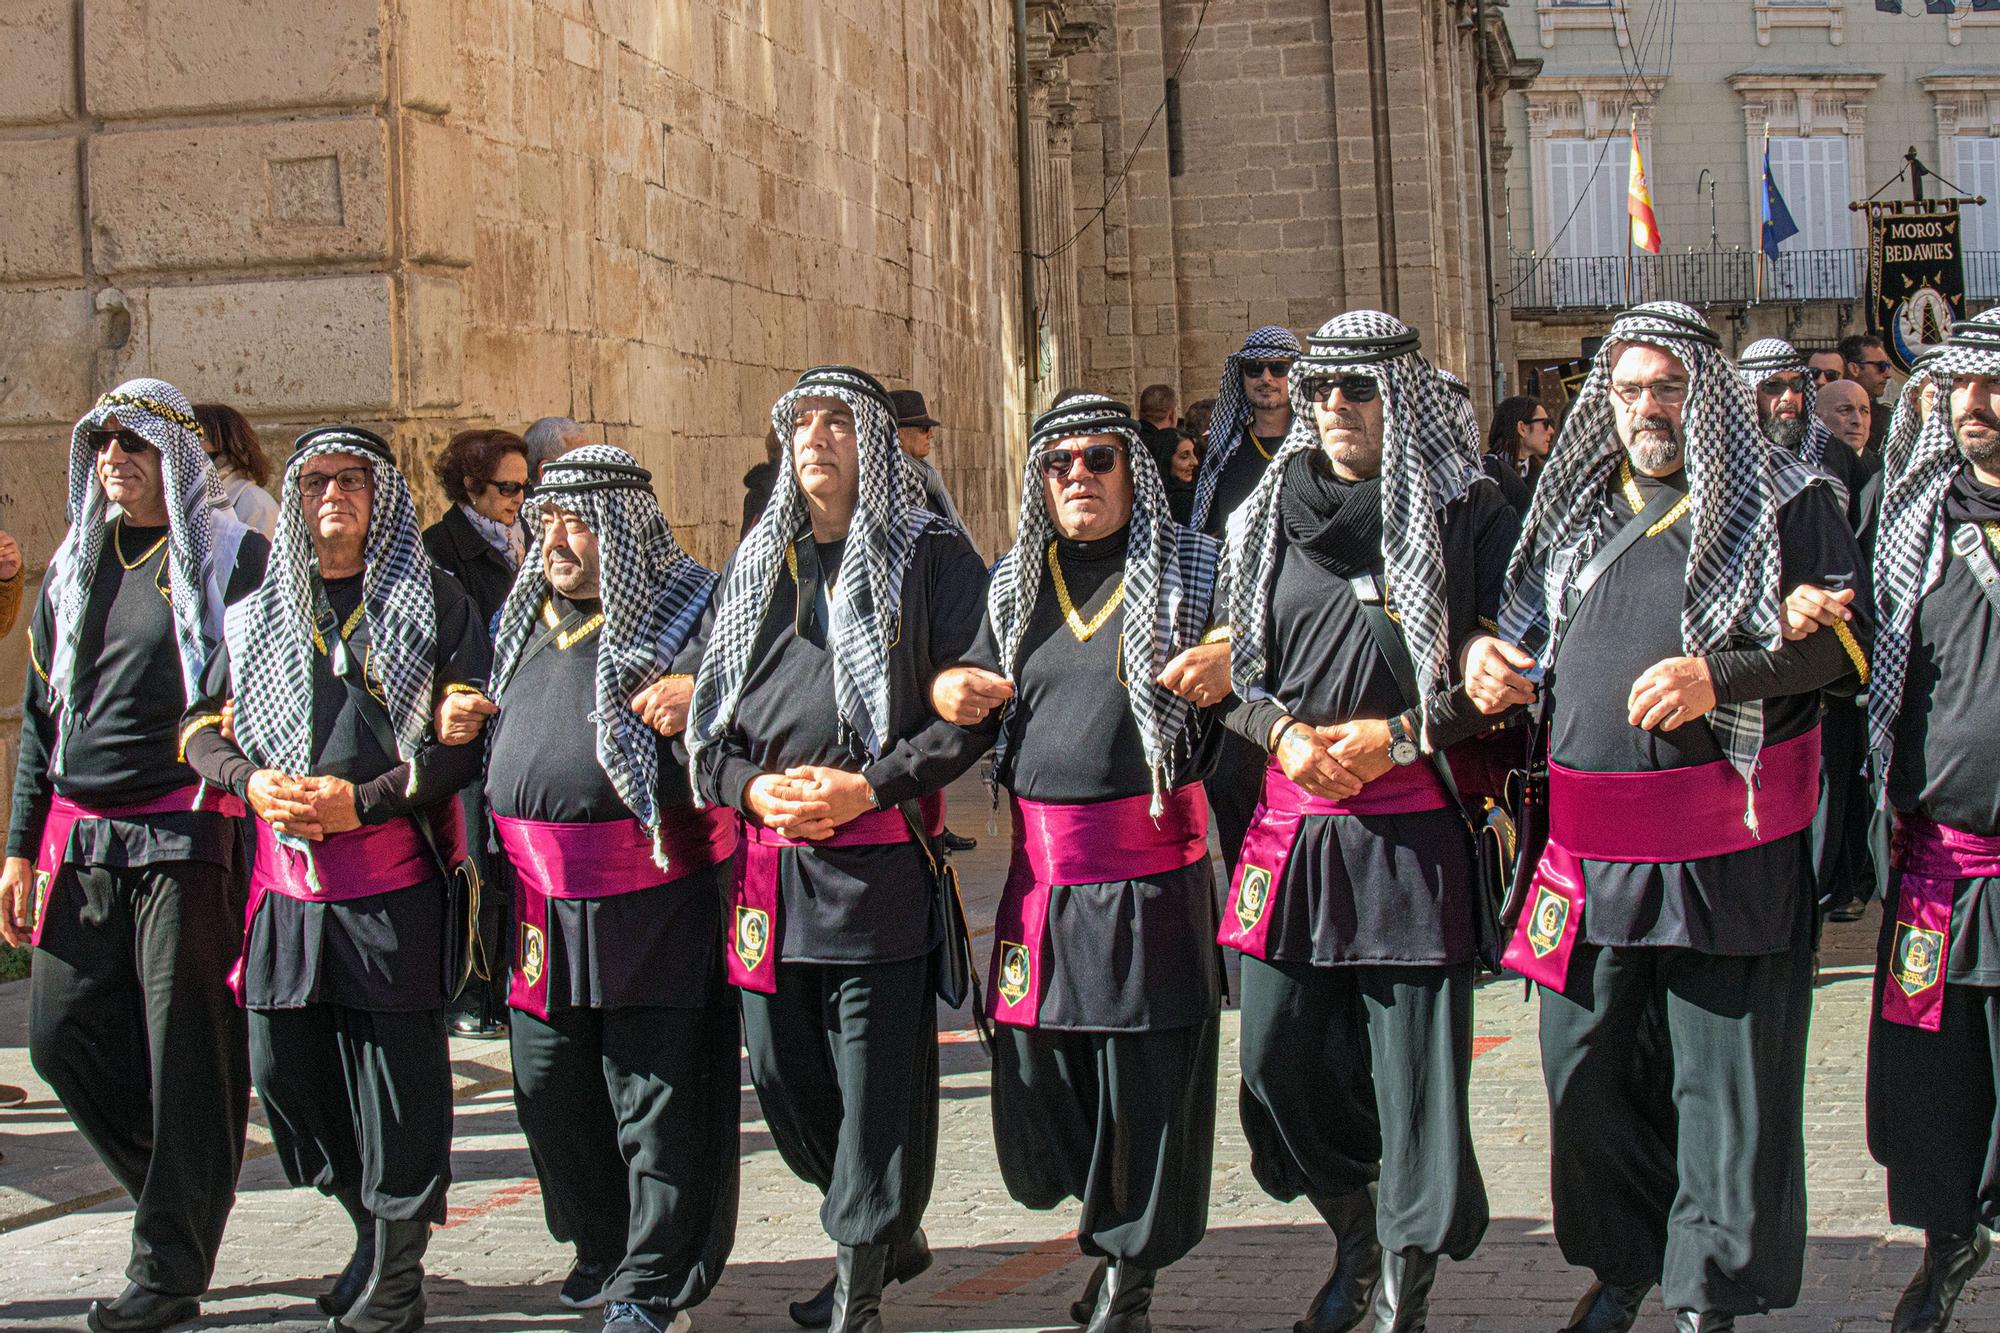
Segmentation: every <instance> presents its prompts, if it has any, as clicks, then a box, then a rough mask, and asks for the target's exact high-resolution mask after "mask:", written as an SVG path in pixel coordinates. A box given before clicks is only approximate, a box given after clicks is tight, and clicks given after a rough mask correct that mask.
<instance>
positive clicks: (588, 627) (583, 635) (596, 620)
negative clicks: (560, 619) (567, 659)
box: [556, 611, 604, 652]
mask: <svg viewBox="0 0 2000 1333" xmlns="http://www.w3.org/2000/svg"><path fill="white" fill-rule="evenodd" d="M603 624H604V613H603V612H602V611H599V612H598V613H597V614H596V615H594V616H592V617H591V618H590V619H588V620H586V621H584V622H583V623H582V624H581V625H578V626H576V627H575V628H574V629H566V630H564V631H563V632H562V633H560V634H558V635H556V648H557V649H558V650H559V651H561V652H568V651H569V650H570V648H571V647H572V646H573V645H575V644H578V643H580V642H582V641H583V640H585V639H587V638H589V637H590V636H591V635H593V634H595V633H596V632H597V631H598V630H599V629H600V628H601V627H602V626H603Z"/></svg>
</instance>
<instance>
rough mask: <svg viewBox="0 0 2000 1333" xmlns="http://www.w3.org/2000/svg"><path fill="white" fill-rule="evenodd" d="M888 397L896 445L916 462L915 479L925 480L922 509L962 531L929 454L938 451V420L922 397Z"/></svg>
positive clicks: (907, 392) (903, 393) (899, 393)
mask: <svg viewBox="0 0 2000 1333" xmlns="http://www.w3.org/2000/svg"><path fill="white" fill-rule="evenodd" d="M889 397H890V398H891V399H893V400H894V401H895V404H896V443H897V444H899V445H901V446H902V449H903V452H904V453H905V454H907V455H909V456H910V457H911V458H912V459H914V460H915V461H916V464H917V472H918V475H920V476H921V477H922V478H923V479H924V508H926V509H928V510H930V511H931V512H932V513H933V514H936V515H937V516H938V517H939V518H948V519H950V520H951V521H952V522H954V523H956V524H958V526H959V527H960V528H961V529H963V528H964V527H965V520H964V519H963V518H960V517H959V514H958V506H957V505H955V504H953V503H952V501H951V492H950V491H948V490H946V489H945V485H944V478H943V477H941V476H939V475H938V470H937V464H935V463H933V462H931V450H932V449H934V448H936V447H937V428H938V425H939V422H938V419H937V418H936V417H934V416H932V415H931V414H930V409H928V408H926V407H925V406H924V396H923V394H921V393H919V392H917V391H916V390H915V389H898V390H896V391H895V392H894V393H892V394H890V395H889Z"/></svg>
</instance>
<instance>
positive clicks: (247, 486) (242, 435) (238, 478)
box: [194, 403, 278, 540]
mask: <svg viewBox="0 0 2000 1333" xmlns="http://www.w3.org/2000/svg"><path fill="white" fill-rule="evenodd" d="M194 419H195V420H196V421H199V422H200V423H201V447H202V448H203V449H204V450H205V451H207V453H208V461H209V462H211V463H213V464H215V474H216V475H217V476H219V477H221V478H222V493H223V494H224V495H225V496H227V497H228V499H229V507H230V508H231V509H232V510H234V511H235V514H236V517H237V518H239V519H241V520H243V526H244V527H246V528H249V529H250V530H251V531H252V532H260V533H262V534H264V537H265V538H266V539H267V540H268V539H269V538H270V537H272V536H273V535H275V534H276V532H277V531H278V502H277V501H276V500H275V499H273V498H272V497H271V493H270V492H269V491H267V490H265V489H264V483H265V482H267V481H269V480H270V478H271V465H270V463H269V462H268V461H266V460H265V458H264V442H263V441H262V440H260V439H258V438H257V428H256V427H255V426H252V425H251V424H250V423H249V421H247V420H246V419H245V418H244V416H243V414H242V413H241V412H238V411H237V410H236V409H235V408H233V407H228V406H225V405H224V404H222V403H196V404H195V405H194Z"/></svg>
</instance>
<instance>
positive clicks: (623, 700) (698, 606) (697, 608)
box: [493, 444, 716, 870]
mask: <svg viewBox="0 0 2000 1333" xmlns="http://www.w3.org/2000/svg"><path fill="white" fill-rule="evenodd" d="M551 509H566V510H568V511H569V512H570V513H572V514H575V515H577V516H578V517H579V518H581V519H582V520H583V521H584V523H585V524H586V525H587V526H588V527H589V528H590V530H591V532H592V533H594V534H595V535H596V537H597V556H598V587H599V596H600V599H601V601H602V602H603V605H604V629H603V631H602V633H601V636H600V638H599V640H598V645H597V706H596V708H595V709H593V710H592V712H591V714H590V720H591V722H592V724H593V725H595V726H596V728H597V762H598V764H599V765H601V766H602V767H603V769H604V775H605V776H606V777H608V778H609V779H611V785H612V787H614V788H615V789H616V790H617V792H618V799H620V800H622V801H623V802H625V805H626V808H628V809H629V810H631V812H632V813H633V814H634V815H635V816H637V817H638V819H639V822H640V823H642V824H644V825H645V826H646V827H647V828H648V829H649V830H651V832H652V834H653V860H654V861H655V862H657V863H658V865H659V867H660V869H662V870H668V869H671V867H670V866H668V865H667V859H666V850H665V848H664V846H663V845H662V842H661V837H660V819H661V815H660V810H659V807H658V804H657V802H656V800H655V788H656V786H657V784H658V781H659V772H660V764H659V737H658V736H657V735H655V733H654V732H653V729H652V728H651V727H649V726H647V725H646V724H645V722H644V721H642V720H641V719H640V717H639V715H638V714H637V713H635V712H633V711H632V696H633V695H635V694H637V693H638V692H639V691H641V690H643V689H645V688H646V687H647V686H649V685H651V684H653V683H654V682H655V681H657V680H659V679H660V678H661V677H663V676H665V675H666V674H667V673H668V671H669V669H670V668H671V666H672V664H673V661H674V658H675V657H676V656H678V655H679V654H680V651H681V649H682V648H683V647H685V646H686V644H687V641H688V636H689V635H690V634H692V633H694V630H695V627H696V626H697V625H698V624H700V623H701V614H702V612H703V611H704V610H705V609H706V608H707V606H708V599H709V595H710V594H711V593H712V592H713V591H714V590H715V582H716V576H715V573H714V571H712V570H710V569H707V568H705V567H704V566H702V565H701V564H700V563H699V562H698V561H696V560H695V558H694V557H693V556H691V555H689V554H688V553H687V552H686V551H684V550H682V549H681V544H680V542H679V541H677V540H676V539H675V537H674V531H673V528H672V527H670V526H669V525H668V523H667V516H666V515H665V514H663V513H661V512H660V504H659V501H658V500H657V499H655V498H654V496H653V474H652V473H650V472H648V471H646V469H645V468H643V467H640V466H639V460H638V459H636V458H634V457H632V455H630V454H628V453H626V452H625V451H624V450H623V449H614V448H612V447H611V446H610V445H608V444H589V445H585V446H583V447H582V448H580V449H572V450H571V451H570V452H568V453H566V454H564V455H562V456H561V457H560V458H556V459H552V460H550V462H549V463H548V465H547V466H546V467H545V468H543V470H542V479H541V480H540V481H539V482H537V483H536V484H535V494H534V497H533V498H532V499H530V500H529V501H528V503H527V505H526V506H524V507H523V518H524V519H525V521H526V524H527V528H528V534H529V542H528V552H527V555H526V557H525V558H524V559H523V560H522V561H521V570H520V573H519V574H517V575H516V576H515V578H514V586H513V588H512V589H510V590H509V591H508V593H507V600H506V602H505V604H503V605H502V606H501V608H500V628H499V632H498V634H497V635H496V636H495V638H494V644H493V660H494V662H495V667H494V671H493V698H494V701H495V702H497V703H500V704H503V705H505V704H508V703H509V700H508V698H507V686H508V683H509V682H510V681H512V680H513V678H514V668H515V667H516V666H517V665H518V663H519V662H520V657H521V650H522V649H523V648H525V647H527V644H528V639H529V638H530V636H532V635H533V633H534V630H535V625H536V623H537V618H538V616H539V614H540V612H541V609H542V605H543V603H544V602H546V601H547V600H548V598H549V594H550V591H551V589H550V585H549V578H548V571H547V569H546V568H545V567H544V565H543V563H542V549H543V533H544V529H543V527H542V517H543V515H544V514H546V513H548V512H549V511H550V510H551ZM513 702H514V703H517V704H519V705H520V706H521V707H524V708H534V707H536V706H538V701H537V700H534V699H530V698H523V699H519V700H515V701H513Z"/></svg>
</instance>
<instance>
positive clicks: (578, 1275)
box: [556, 1253, 618, 1310]
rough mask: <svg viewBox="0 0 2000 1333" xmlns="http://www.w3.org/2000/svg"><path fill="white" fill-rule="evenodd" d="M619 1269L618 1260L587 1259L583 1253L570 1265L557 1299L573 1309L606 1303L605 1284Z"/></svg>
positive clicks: (586, 1308) (588, 1307) (582, 1308)
mask: <svg viewBox="0 0 2000 1333" xmlns="http://www.w3.org/2000/svg"><path fill="white" fill-rule="evenodd" d="M617 1271H618V1260H616V1259H612V1260H609V1261H602V1260H597V1259H586V1258H585V1257H584V1256H583V1255H582V1254H581V1253H579V1254H578V1255H577V1256H576V1262H575V1263H573V1264H571V1265H570V1268H569V1276H567V1277H565V1278H564V1279H563V1284H562V1290H561V1291H558V1292H557V1293H556V1299H557V1300H559V1301H561V1302H562V1303H563V1304H564V1305H566V1306H568V1307H569V1308H570V1309H572V1310H588V1309H590V1308H591V1307H593V1306H597V1305H602V1304H603V1303H604V1284H605V1283H607V1282H609V1281H610V1280H611V1275H612V1274H613V1273H615V1272H617Z"/></svg>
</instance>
